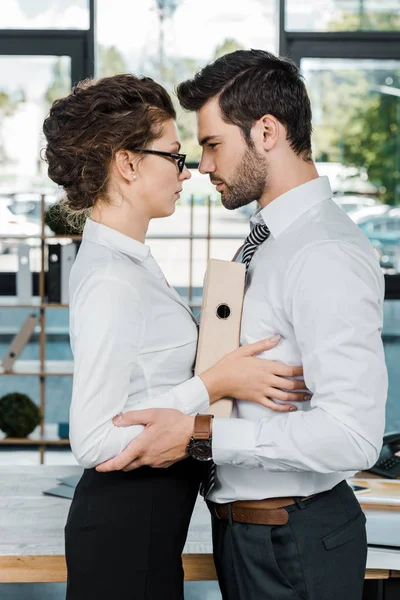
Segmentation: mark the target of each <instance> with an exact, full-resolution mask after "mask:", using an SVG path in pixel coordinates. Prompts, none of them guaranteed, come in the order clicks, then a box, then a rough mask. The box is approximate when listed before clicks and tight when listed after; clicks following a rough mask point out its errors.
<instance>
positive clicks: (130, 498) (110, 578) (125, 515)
mask: <svg viewBox="0 0 400 600" xmlns="http://www.w3.org/2000/svg"><path fill="white" fill-rule="evenodd" d="M202 475H203V469H202V465H201V464H200V463H197V462H195V461H192V460H191V459H186V460H183V461H181V462H179V463H176V464H175V465H173V466H172V467H170V468H169V469H150V468H148V467H142V468H140V469H137V470H135V471H131V472H129V473H124V472H122V471H117V472H112V473H98V472H97V471H96V470H95V469H89V470H85V471H84V473H83V476H82V479H81V480H80V482H79V484H78V486H77V488H76V492H75V496H74V499H73V501H72V504H71V508H70V511H69V515H68V520H67V524H66V527H65V549H66V561H67V569H68V579H67V600H110V599H116V600H160V599H161V598H162V599H164V600H182V599H183V569H182V561H181V553H182V550H183V546H184V544H185V541H186V536H187V531H188V527H189V521H190V517H191V514H192V511H193V507H194V504H195V501H196V497H197V493H198V489H199V483H200V480H201V477H202Z"/></svg>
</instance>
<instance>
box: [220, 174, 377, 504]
mask: <svg viewBox="0 0 400 600" xmlns="http://www.w3.org/2000/svg"><path fill="white" fill-rule="evenodd" d="M331 196H332V191H331V188H330V185H329V181H328V179H327V178H326V177H320V178H318V179H315V180H313V181H310V182H308V183H306V184H304V185H301V186H299V187H297V188H295V189H293V190H291V191H289V192H287V193H285V194H283V195H282V196H280V197H279V198H276V199H275V200H273V202H271V203H270V204H269V205H267V206H266V207H265V208H263V209H260V210H259V211H258V212H256V214H255V215H254V216H253V218H252V219H253V222H254V223H263V222H264V223H265V224H266V225H267V226H268V228H269V229H270V231H271V235H270V237H269V238H268V239H267V240H266V241H265V242H264V243H263V244H262V245H261V247H260V248H259V249H258V250H257V251H256V253H255V255H254V257H253V259H252V261H251V263H250V268H249V275H248V287H247V291H246V294H245V300H244V308H243V319H242V334H241V344H246V343H250V342H255V341H257V340H260V339H262V338H266V337H268V336H270V335H273V334H280V335H281V336H282V339H281V341H280V343H279V344H278V345H277V346H276V347H275V348H274V349H273V350H270V351H268V352H266V353H265V354H264V357H265V358H268V359H270V360H276V361H280V362H283V363H287V364H290V365H301V364H302V365H303V367H304V378H305V381H306V384H307V387H308V389H310V390H311V392H312V393H313V397H312V400H311V401H310V402H307V403H299V404H298V405H297V406H298V411H296V412H291V413H277V412H273V411H271V410H270V409H268V408H265V407H262V406H260V405H257V404H254V403H250V402H244V401H236V402H235V408H234V414H233V418H231V419H214V424H213V456H214V461H215V463H216V464H217V465H218V467H217V478H218V482H217V484H216V486H215V488H214V489H213V491H212V492H211V494H210V499H211V500H214V501H215V502H229V501H233V500H238V499H245V500H255V499H262V498H269V497H279V496H293V495H296V496H297V495H298V496H308V495H310V494H315V493H317V492H321V491H324V490H327V489H330V488H332V487H333V486H334V485H336V484H337V483H339V482H340V481H341V480H342V479H344V478H346V477H349V476H351V475H353V474H354V473H355V472H357V471H358V470H361V469H364V468H368V467H370V466H372V465H373V464H374V463H375V462H376V459H377V457H378V453H379V450H380V446H381V442H382V435H383V431H384V419H385V402H386V396H387V372H386V366H385V359H384V353H383V346H382V340H381V330H382V320H383V300H384V278H383V275H382V272H381V269H380V267H379V263H378V259H377V257H376V255H375V251H374V249H373V248H372V246H371V244H370V243H369V241H368V239H367V238H366V237H365V235H364V234H363V233H362V232H361V231H360V229H359V228H358V227H357V226H356V225H355V224H354V223H353V222H352V221H351V219H350V218H349V217H348V216H347V215H346V214H345V213H344V212H343V211H342V209H340V208H339V207H338V206H337V205H336V204H335V202H334V201H333V200H332V199H331Z"/></svg>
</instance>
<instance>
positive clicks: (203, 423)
mask: <svg viewBox="0 0 400 600" xmlns="http://www.w3.org/2000/svg"><path fill="white" fill-rule="evenodd" d="M213 418H214V415H196V416H195V418H194V429H193V439H195V440H209V439H211V432H212V427H211V421H212V420H213Z"/></svg>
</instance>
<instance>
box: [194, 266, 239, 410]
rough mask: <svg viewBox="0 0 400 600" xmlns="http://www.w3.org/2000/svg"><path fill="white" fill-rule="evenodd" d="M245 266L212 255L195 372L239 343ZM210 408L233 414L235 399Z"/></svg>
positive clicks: (207, 365)
mask: <svg viewBox="0 0 400 600" xmlns="http://www.w3.org/2000/svg"><path fill="white" fill-rule="evenodd" d="M245 276H246V267H245V265H244V264H242V263H236V262H231V261H226V260H216V259H214V258H211V259H210V260H209V261H208V267H207V272H206V277H205V281H204V292H203V305H202V309H201V318H200V331H199V341H198V346H197V357H196V366H195V374H196V375H199V374H200V373H202V372H204V371H206V370H207V369H209V368H210V367H212V366H213V365H215V363H217V362H218V361H219V360H220V359H221V358H222V357H223V356H225V355H226V354H228V353H229V352H232V351H233V350H236V348H238V347H239V343H240V326H241V321H242V309H243V298H244V284H245ZM208 412H209V413H210V414H213V415H215V416H216V417H230V416H231V412H232V399H230V398H222V399H221V400H218V401H217V402H214V403H213V404H212V405H211V406H210V408H209V410H208Z"/></svg>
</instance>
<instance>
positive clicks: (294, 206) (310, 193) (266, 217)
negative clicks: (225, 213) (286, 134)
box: [250, 177, 332, 238]
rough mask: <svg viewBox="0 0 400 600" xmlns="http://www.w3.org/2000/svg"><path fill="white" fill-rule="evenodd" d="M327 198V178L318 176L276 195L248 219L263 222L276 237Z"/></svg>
mask: <svg viewBox="0 0 400 600" xmlns="http://www.w3.org/2000/svg"><path fill="white" fill-rule="evenodd" d="M328 198H332V189H331V186H330V184H329V179H328V177H318V178H317V179H312V180H311V181H308V182H307V183H303V185H299V186H298V187H296V188H293V189H292V190H289V191H288V192H286V193H285V194H282V195H281V196H278V198H275V199H274V200H273V201H272V202H270V203H269V204H267V206H265V207H264V208H259V209H258V210H257V211H256V212H255V213H254V215H253V216H252V217H251V219H250V220H251V222H252V223H253V224H255V225H256V224H258V223H262V222H264V223H265V225H266V226H267V227H268V229H269V230H270V232H271V234H272V236H273V237H274V238H277V237H278V236H279V235H280V234H281V233H283V232H284V231H285V229H287V228H288V227H290V225H292V224H293V223H294V222H295V221H296V220H297V219H299V218H300V217H301V216H302V215H303V214H304V213H305V212H307V210H309V209H310V208H312V207H313V206H315V205H316V204H318V203H319V202H322V201H323V200H327V199H328Z"/></svg>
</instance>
